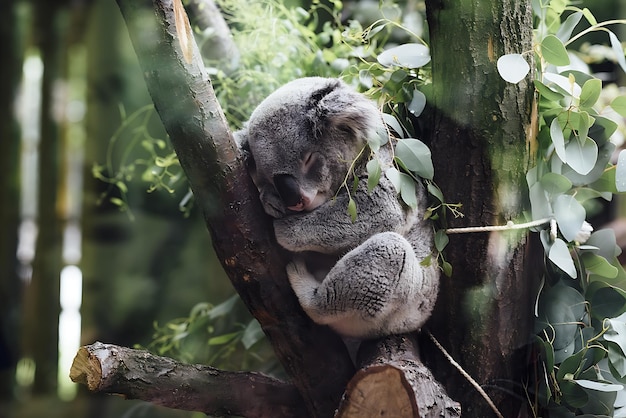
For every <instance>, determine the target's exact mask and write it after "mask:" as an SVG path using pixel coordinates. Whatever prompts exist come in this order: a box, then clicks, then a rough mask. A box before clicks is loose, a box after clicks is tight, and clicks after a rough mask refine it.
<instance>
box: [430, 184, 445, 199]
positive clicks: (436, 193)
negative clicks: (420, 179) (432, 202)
mask: <svg viewBox="0 0 626 418" xmlns="http://www.w3.org/2000/svg"><path fill="white" fill-rule="evenodd" d="M426 188H427V189H428V193H430V194H431V195H433V196H434V197H435V198H436V199H437V200H438V201H439V202H440V203H445V200H444V197H443V193H442V192H441V190H440V189H439V187H437V186H435V185H434V184H432V183H428V186H427V187H426Z"/></svg>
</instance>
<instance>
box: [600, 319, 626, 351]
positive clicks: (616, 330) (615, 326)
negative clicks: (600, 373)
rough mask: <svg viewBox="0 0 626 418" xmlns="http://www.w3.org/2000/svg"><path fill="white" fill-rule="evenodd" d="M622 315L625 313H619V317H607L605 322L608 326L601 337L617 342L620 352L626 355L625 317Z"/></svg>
mask: <svg viewBox="0 0 626 418" xmlns="http://www.w3.org/2000/svg"><path fill="white" fill-rule="evenodd" d="M624 317H625V315H621V317H617V318H610V319H607V320H606V324H607V325H608V326H609V328H608V329H607V331H606V332H605V333H604V335H603V337H604V339H605V340H607V341H611V342H613V343H615V344H617V346H618V347H619V348H620V350H622V354H624V355H626V322H625V319H626V318H624Z"/></svg>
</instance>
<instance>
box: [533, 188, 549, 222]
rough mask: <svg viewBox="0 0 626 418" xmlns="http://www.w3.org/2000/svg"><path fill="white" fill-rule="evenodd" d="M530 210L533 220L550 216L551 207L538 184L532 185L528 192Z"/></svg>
mask: <svg viewBox="0 0 626 418" xmlns="http://www.w3.org/2000/svg"><path fill="white" fill-rule="evenodd" d="M529 198H530V209H531V213H532V218H533V220H535V221H537V220H539V219H544V218H547V217H549V216H552V207H551V206H550V201H549V200H548V198H547V196H546V192H545V190H544V188H543V186H542V185H541V183H540V182H537V183H535V184H533V185H532V186H531V187H530V191H529Z"/></svg>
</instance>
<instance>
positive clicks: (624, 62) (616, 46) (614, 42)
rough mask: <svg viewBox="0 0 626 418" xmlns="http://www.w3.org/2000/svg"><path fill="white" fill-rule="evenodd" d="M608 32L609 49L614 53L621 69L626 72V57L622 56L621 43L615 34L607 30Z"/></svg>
mask: <svg viewBox="0 0 626 418" xmlns="http://www.w3.org/2000/svg"><path fill="white" fill-rule="evenodd" d="M607 32H608V33H609V39H610V41H611V49H612V50H613V53H614V54H615V58H616V59H617V62H618V64H619V66H620V67H622V71H624V72H626V58H624V48H622V43H621V42H620V41H619V39H618V38H617V36H615V34H614V33H613V32H611V31H610V30H607Z"/></svg>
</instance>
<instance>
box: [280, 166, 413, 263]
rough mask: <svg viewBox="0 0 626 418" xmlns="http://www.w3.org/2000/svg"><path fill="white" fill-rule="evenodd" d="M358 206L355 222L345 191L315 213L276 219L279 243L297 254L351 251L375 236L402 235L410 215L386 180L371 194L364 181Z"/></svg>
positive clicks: (356, 194) (382, 179)
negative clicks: (385, 234) (350, 213)
mask: <svg viewBox="0 0 626 418" xmlns="http://www.w3.org/2000/svg"><path fill="white" fill-rule="evenodd" d="M352 198H353V199H354V200H355V202H356V205H357V218H356V220H355V221H354V222H352V219H351V218H350V215H349V214H348V210H347V208H348V200H349V197H348V194H347V192H346V191H345V190H341V191H340V193H339V194H338V195H337V197H336V198H335V199H332V200H329V201H328V202H326V203H324V204H323V205H321V206H320V207H318V208H316V209H315V210H314V211H312V212H305V213H299V214H294V215H290V216H287V217H285V218H281V219H276V220H275V221H274V231H275V233H276V239H277V241H278V243H279V244H280V245H281V246H282V247H284V248H286V249H288V250H290V251H293V252H301V251H315V252H320V253H325V254H334V253H340V252H345V251H348V250H350V249H352V248H354V247H355V246H357V245H358V244H360V243H361V242H363V241H365V240H366V239H367V238H369V237H371V236H373V235H374V234H377V233H380V232H384V231H394V232H401V231H400V230H399V228H402V227H403V226H404V227H406V225H407V216H410V215H409V212H408V211H407V208H406V207H403V205H402V204H401V203H400V201H399V199H398V194H397V193H396V191H395V188H394V186H393V185H392V184H391V182H389V181H388V180H387V179H386V178H384V177H383V178H381V181H380V184H379V185H378V186H377V187H376V188H374V190H372V192H371V193H368V192H367V180H366V179H361V181H360V182H359V186H358V188H357V191H356V192H355V193H353V194H352Z"/></svg>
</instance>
